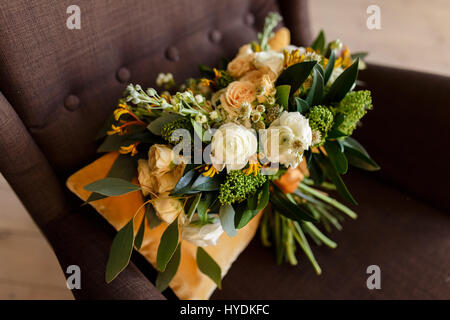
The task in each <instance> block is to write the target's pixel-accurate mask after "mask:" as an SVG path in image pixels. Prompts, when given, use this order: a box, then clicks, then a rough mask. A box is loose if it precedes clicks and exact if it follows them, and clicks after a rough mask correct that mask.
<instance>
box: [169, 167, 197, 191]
mask: <svg viewBox="0 0 450 320" xmlns="http://www.w3.org/2000/svg"><path fill="white" fill-rule="evenodd" d="M196 175H197V170H195V168H193V169H191V170H188V171H186V173H184V175H183V176H182V177H181V178H180V180H178V182H177V185H176V186H175V188H174V189H173V190H172V192H171V195H180V194H184V193H185V192H186V191H187V190H189V189H190V185H191V182H192V181H193V180H194V178H195V176H196Z"/></svg>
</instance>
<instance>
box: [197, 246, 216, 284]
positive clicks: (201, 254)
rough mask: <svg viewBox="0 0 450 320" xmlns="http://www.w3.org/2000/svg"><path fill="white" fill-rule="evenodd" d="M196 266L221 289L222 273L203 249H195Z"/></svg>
mask: <svg viewBox="0 0 450 320" xmlns="http://www.w3.org/2000/svg"><path fill="white" fill-rule="evenodd" d="M197 265H198V268H199V270H200V271H201V272H202V273H204V274H205V275H207V276H208V277H209V278H210V279H211V280H212V281H214V282H215V283H216V285H217V287H218V288H219V289H221V288H222V272H221V270H220V267H219V265H218V264H217V263H216V262H215V261H214V259H213V258H211V256H210V255H209V254H208V252H206V251H205V250H204V249H203V248H201V247H198V248H197Z"/></svg>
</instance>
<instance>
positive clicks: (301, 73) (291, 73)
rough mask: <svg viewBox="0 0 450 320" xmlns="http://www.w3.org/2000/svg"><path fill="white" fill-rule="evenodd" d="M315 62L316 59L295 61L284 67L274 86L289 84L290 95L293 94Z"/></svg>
mask: <svg viewBox="0 0 450 320" xmlns="http://www.w3.org/2000/svg"><path fill="white" fill-rule="evenodd" d="M316 64H317V62H316V61H307V62H300V63H296V64H294V65H292V66H290V67H288V68H286V69H285V70H284V71H283V72H282V73H281V75H280V76H279V77H278V79H277V82H276V86H281V85H290V86H291V90H290V95H292V94H294V92H295V91H297V89H298V88H300V86H301V85H302V83H303V82H304V81H305V80H306V79H307V78H308V76H309V74H310V73H311V71H312V69H313V68H314V66H315V65H316Z"/></svg>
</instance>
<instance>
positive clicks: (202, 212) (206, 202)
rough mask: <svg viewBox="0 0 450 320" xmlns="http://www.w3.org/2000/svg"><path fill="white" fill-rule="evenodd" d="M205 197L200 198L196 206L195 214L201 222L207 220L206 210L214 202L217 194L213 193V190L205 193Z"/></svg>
mask: <svg viewBox="0 0 450 320" xmlns="http://www.w3.org/2000/svg"><path fill="white" fill-rule="evenodd" d="M204 198H205V199H202V200H200V202H199V204H198V206H197V214H198V218H199V219H200V221H202V222H203V223H206V222H207V221H208V215H207V210H208V209H209V207H210V206H211V204H212V203H213V202H214V200H216V199H217V195H215V194H214V193H213V192H208V193H206V195H205V197H204Z"/></svg>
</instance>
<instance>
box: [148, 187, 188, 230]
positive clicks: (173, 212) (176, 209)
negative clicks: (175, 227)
mask: <svg viewBox="0 0 450 320" xmlns="http://www.w3.org/2000/svg"><path fill="white" fill-rule="evenodd" d="M152 204H153V208H154V209H155V212H156V215H157V216H158V217H159V218H160V219H161V220H163V221H164V222H166V223H169V224H170V223H172V222H173V221H174V220H175V219H176V217H178V215H179V214H181V213H182V212H184V209H183V204H182V203H181V201H180V200H179V199H176V198H173V197H170V196H169V192H166V193H163V194H160V195H159V196H158V197H157V198H155V199H153V201H152Z"/></svg>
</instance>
